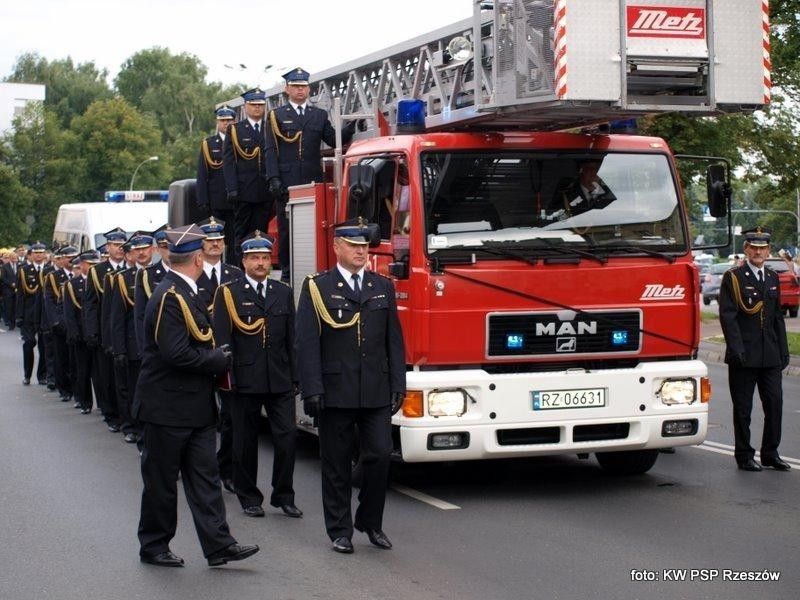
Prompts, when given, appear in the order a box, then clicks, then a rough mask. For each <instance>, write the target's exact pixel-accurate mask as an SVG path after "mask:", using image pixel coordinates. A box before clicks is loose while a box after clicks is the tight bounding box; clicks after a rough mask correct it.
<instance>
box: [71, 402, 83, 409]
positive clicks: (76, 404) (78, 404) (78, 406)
mask: <svg viewBox="0 0 800 600" xmlns="http://www.w3.org/2000/svg"><path fill="white" fill-rule="evenodd" d="M80 407H81V403H80V402H77V401H76V402H75V404H73V405H72V408H75V409H78V408H80Z"/></svg>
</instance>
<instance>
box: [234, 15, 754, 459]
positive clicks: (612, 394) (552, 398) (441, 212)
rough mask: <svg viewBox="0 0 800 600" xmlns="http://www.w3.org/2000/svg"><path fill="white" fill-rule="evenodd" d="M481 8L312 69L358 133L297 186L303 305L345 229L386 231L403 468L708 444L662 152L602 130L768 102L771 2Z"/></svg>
mask: <svg viewBox="0 0 800 600" xmlns="http://www.w3.org/2000/svg"><path fill="white" fill-rule="evenodd" d="M486 4H487V3H475V7H476V8H475V14H474V17H473V18H472V19H468V20H466V21H463V22H459V23H455V24H453V26H451V27H446V28H443V29H440V30H437V31H435V32H432V33H431V34H428V35H426V36H421V37H419V38H416V39H414V40H410V41H409V42H408V43H406V44H399V45H396V46H393V47H392V48H390V49H388V50H387V51H384V52H379V53H376V54H373V55H371V56H367V57H364V58H363V59H360V60H357V61H353V62H352V63H348V64H346V65H343V66H342V67H339V68H334V69H330V70H328V71H325V72H322V73H319V74H317V75H315V76H314V77H313V78H312V81H311V86H312V96H313V98H314V101H315V102H316V103H317V105H318V106H321V107H323V108H326V109H329V110H330V111H331V116H332V119H333V120H334V123H335V126H336V127H337V130H340V129H341V122H342V121H343V120H347V119H366V121H367V124H368V128H367V130H366V131H365V132H362V133H360V134H359V135H358V136H357V137H360V138H361V139H357V140H356V141H355V142H354V143H352V144H351V145H350V147H349V148H348V149H347V152H346V153H345V154H344V155H343V156H342V155H340V154H339V151H338V150H337V151H336V152H335V155H334V158H333V160H330V159H327V160H329V161H330V162H329V163H328V165H329V167H330V169H329V172H331V171H332V172H333V177H332V181H325V182H319V183H315V184H310V185H306V186H298V187H296V188H292V189H291V190H290V201H289V204H288V211H289V218H290V223H291V237H290V239H291V246H292V247H291V250H292V252H291V257H292V265H291V274H292V277H293V285H294V289H295V292H296V293H299V289H300V287H301V283H302V280H303V277H304V276H305V275H306V274H308V273H313V272H317V271H321V270H323V269H327V268H330V267H332V266H333V264H334V258H333V255H332V252H331V230H332V225H333V224H334V223H336V222H338V221H341V220H344V219H346V218H353V217H361V218H363V219H364V220H365V221H368V222H371V223H373V224H374V228H373V229H374V230H375V243H374V247H372V249H371V255H370V266H371V268H372V269H374V270H376V271H378V272H379V273H383V274H385V275H387V276H389V277H391V278H392V279H393V280H394V283H395V286H396V290H397V304H398V307H399V311H400V318H401V321H402V326H403V332H404V336H405V342H406V353H407V355H406V361H407V365H408V373H407V386H408V394H407V397H406V401H405V403H404V406H403V409H402V411H401V412H400V413H398V414H397V415H396V416H395V417H394V418H393V429H394V440H395V450H396V455H397V457H398V458H400V459H402V460H403V461H407V462H424V461H452V460H468V459H490V458H504V457H523V456H536V455H552V454H566V453H574V454H578V455H586V454H588V453H595V454H596V456H597V459H598V461H599V463H600V464H601V465H602V466H603V467H604V468H606V469H608V470H610V471H614V472H623V473H639V472H644V471H646V470H648V469H649V468H650V467H651V466H652V465H653V464H654V463H655V461H656V458H657V456H658V449H659V448H664V447H672V446H681V445H692V444H699V443H701V442H702V441H703V440H704V438H705V435H706V428H707V418H708V405H707V402H708V400H709V397H710V385H709V380H708V378H707V370H706V367H705V365H704V364H703V363H702V362H701V361H699V360H698V359H697V349H698V342H699V323H700V321H699V307H698V293H699V289H698V283H697V282H698V275H697V271H696V268H695V266H694V264H693V262H692V254H691V250H692V237H691V235H690V230H689V225H688V221H687V207H686V206H685V204H684V202H683V200H682V191H681V187H680V185H679V183H678V176H677V171H676V164H675V157H674V156H673V155H672V153H671V151H670V149H669V147H668V146H667V144H666V142H665V141H664V140H661V139H656V138H649V137H641V136H636V135H625V134H615V133H609V132H608V131H607V130H604V129H603V128H602V127H600V128H597V125H598V123H601V122H612V121H614V122H617V123H619V122H620V121H622V120H625V119H635V118H636V117H638V116H642V115H645V114H653V113H660V112H670V111H680V112H683V113H688V114H694V115H697V116H698V117H700V116H705V115H716V114H720V113H724V112H733V111H752V110H755V109H757V108H759V107H760V106H762V105H763V104H764V103H766V102H768V100H769V80H768V77H769V70H768V54H766V51H767V49H768V40H767V41H765V38H764V35H765V34H764V31H765V30H764V29H763V27H764V24H765V23H766V2H762V1H761V0H741V1H738V2H735V3H732V2H729V1H726V0H660V1H659V2H656V3H654V2H651V1H649V0H590V1H588V0H514V1H512V0H508V1H506V0H503V1H500V0H498V1H496V2H495V3H494V5H493V7H491V10H485V9H486V8H487V7H486V6H485V5H486ZM734 5H735V6H734ZM767 31H768V30H767ZM281 92H282V90H281V89H280V88H275V89H274V90H271V91H270V92H269V93H268V104H269V107H274V106H277V105H280V104H282V103H283V102H285V98H284V96H283V95H282V93H281ZM408 100H412V101H411V102H408ZM232 102H233V103H236V101H232ZM566 130H571V132H565V131H566ZM694 158H697V157H694ZM711 162H712V163H714V164H711V166H709V168H708V190H709V203H710V209H711V214H712V215H713V216H716V217H724V216H725V215H726V212H727V208H728V204H729V201H730V197H729V193H726V191H727V179H728V177H729V173H728V170H727V168H726V167H725V165H724V164H720V163H719V162H718V161H711ZM298 426H299V427H301V428H305V429H309V430H310V429H311V423H310V422H309V420H308V419H306V418H305V416H304V415H303V413H302V410H298Z"/></svg>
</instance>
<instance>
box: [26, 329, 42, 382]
mask: <svg viewBox="0 0 800 600" xmlns="http://www.w3.org/2000/svg"><path fill="white" fill-rule="evenodd" d="M20 333H21V334H22V370H23V374H24V375H25V379H30V378H31V374H32V373H33V359H34V356H33V349H34V348H38V353H39V364H38V366H37V367H36V379H38V380H39V383H44V382H46V381H47V365H46V364H45V358H44V339H42V334H41V333H39V334H37V332H36V329H34V328H33V327H32V326H31V325H25V324H24V323H23V324H22V327H21V328H20ZM37 338H38V339H37Z"/></svg>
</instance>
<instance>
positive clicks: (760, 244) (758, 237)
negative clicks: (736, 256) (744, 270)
mask: <svg viewBox="0 0 800 600" xmlns="http://www.w3.org/2000/svg"><path fill="white" fill-rule="evenodd" d="M742 235H743V236H744V241H745V243H746V244H749V245H750V246H754V247H756V248H765V247H766V246H769V240H770V237H771V233H770V231H769V230H768V229H764V228H763V227H756V228H755V229H748V230H747V231H743V232H742Z"/></svg>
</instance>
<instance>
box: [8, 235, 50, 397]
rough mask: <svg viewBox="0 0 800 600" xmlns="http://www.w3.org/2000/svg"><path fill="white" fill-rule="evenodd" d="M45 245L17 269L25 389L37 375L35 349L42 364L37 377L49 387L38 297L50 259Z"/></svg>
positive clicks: (38, 244)
mask: <svg viewBox="0 0 800 600" xmlns="http://www.w3.org/2000/svg"><path fill="white" fill-rule="evenodd" d="M46 250H47V248H46V247H45V245H44V244H42V243H41V242H36V243H34V244H32V245H31V247H30V249H29V251H28V261H26V262H25V263H23V264H22V265H20V266H19V268H18V269H17V277H18V279H17V302H16V307H15V309H14V316H15V318H16V325H17V327H19V329H20V336H21V337H22V369H23V379H22V383H23V384H24V385H30V382H31V374H32V373H33V359H34V356H33V349H34V348H38V354H39V362H38V365H37V367H36V377H37V380H38V382H39V385H46V384H47V365H46V361H45V356H44V340H43V338H42V334H41V333H40V332H39V331H38V329H37V323H38V318H37V316H36V310H37V308H38V305H39V303H38V295H39V289H40V287H41V284H40V279H39V277H40V273H41V270H42V269H43V268H44V260H45V257H46Z"/></svg>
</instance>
